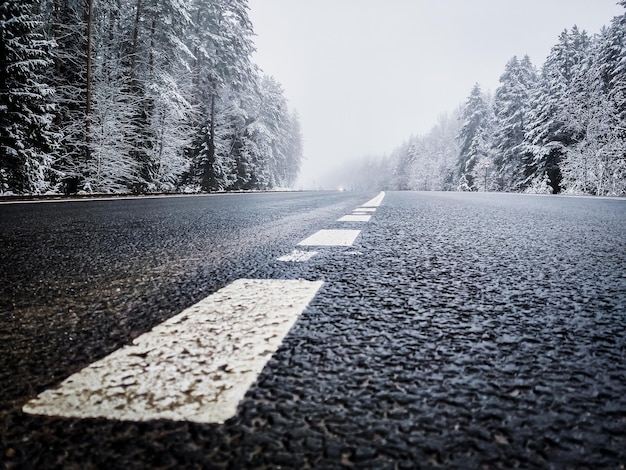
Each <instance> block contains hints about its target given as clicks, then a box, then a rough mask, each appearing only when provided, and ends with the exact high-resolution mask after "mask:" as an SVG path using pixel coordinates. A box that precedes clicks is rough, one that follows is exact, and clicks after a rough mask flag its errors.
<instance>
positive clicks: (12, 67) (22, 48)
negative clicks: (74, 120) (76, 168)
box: [0, 0, 54, 193]
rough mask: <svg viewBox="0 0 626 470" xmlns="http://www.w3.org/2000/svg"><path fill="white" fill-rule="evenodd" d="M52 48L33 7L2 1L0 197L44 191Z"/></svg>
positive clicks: (49, 147)
mask: <svg viewBox="0 0 626 470" xmlns="http://www.w3.org/2000/svg"><path fill="white" fill-rule="evenodd" d="M52 46H53V43H52V42H51V41H48V40H46V39H45V38H44V36H43V34H42V29H41V22H40V18H39V17H38V15H36V12H35V4H34V2H33V1H27V0H3V1H0V193H4V192H15V193H41V192H45V191H46V190H47V189H48V186H49V184H48V179H49V177H50V174H49V172H50V167H51V163H52V162H51V157H50V152H51V150H52V146H53V143H54V139H53V135H52V133H51V132H50V122H51V119H52V114H51V112H52V107H51V103H50V97H51V95H52V91H53V90H52V89H51V87H50V86H48V85H47V84H46V82H45V79H44V76H43V71H44V70H45V68H46V67H48V66H49V65H50V63H51V59H50V49H51V47H52Z"/></svg>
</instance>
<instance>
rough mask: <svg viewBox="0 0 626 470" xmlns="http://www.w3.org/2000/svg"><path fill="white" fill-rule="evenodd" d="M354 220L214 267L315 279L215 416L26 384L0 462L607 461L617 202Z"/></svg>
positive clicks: (9, 408) (413, 212)
mask: <svg viewBox="0 0 626 470" xmlns="http://www.w3.org/2000/svg"><path fill="white" fill-rule="evenodd" d="M335 220H336V218H333V219H329V220H328V223H327V224H326V225H325V226H324V227H323V228H342V229H345V228H354V227H355V225H354V224H358V223H355V222H349V223H348V222H335ZM358 226H359V227H360V228H363V232H362V234H361V235H360V237H359V238H358V239H357V241H356V243H355V245H354V246H352V247H341V248H337V247H334V248H330V247H328V248H327V247H322V248H318V247H316V251H318V252H319V253H318V255H316V256H315V257H313V258H311V259H310V260H309V261H306V262H304V263H295V262H294V263H284V262H280V261H275V260H276V258H277V257H278V256H280V255H282V254H285V253H289V252H290V251H291V250H292V248H293V246H283V247H282V248H281V247H279V246H277V245H271V246H265V247H264V248H263V249H265V250H267V253H269V255H271V259H270V256H268V257H264V258H263V259H264V260H265V261H264V262H263V263H259V261H258V257H257V258H255V257H253V256H244V257H242V259H241V262H242V263H243V264H240V265H237V266H236V267H234V268H233V271H232V275H233V276H237V275H240V276H241V277H248V278H251V277H256V278H270V279H271V278H276V279H277V278H284V279H297V278H303V279H309V280H323V281H325V284H324V286H323V288H322V290H321V291H320V292H319V293H318V295H317V296H316V297H315V299H314V300H313V302H312V303H311V304H310V305H309V307H308V308H307V309H306V310H305V312H304V313H303V314H302V316H301V317H300V318H299V320H298V321H297V323H296V324H295V326H294V328H293V329H292V330H291V332H290V333H289V334H288V335H287V337H286V338H285V340H284V342H283V345H282V346H281V347H280V348H279V349H278V351H277V353H276V354H275V355H274V356H273V358H272V359H271V360H270V361H269V363H268V364H267V366H266V367H265V369H264V370H263V372H262V373H261V375H260V376H259V379H258V380H257V382H256V384H255V385H253V386H252V387H251V388H250V390H249V391H248V393H247V395H246V398H245V399H244V401H242V402H241V404H240V406H239V411H238V414H237V415H236V416H235V417H234V418H233V419H231V420H229V421H227V422H226V423H225V424H223V425H200V424H193V423H184V422H167V421H155V422H144V423H135V422H115V421H107V420H99V419H88V420H75V419H61V418H51V417H37V416H29V415H25V414H22V413H21V412H19V411H16V407H17V406H21V405H22V404H23V403H24V401H25V400H26V399H27V398H32V396H33V392H32V391H31V392H29V393H30V395H29V396H28V397H16V396H13V397H12V399H11V400H9V401H7V400H6V399H5V401H4V403H3V404H2V406H3V410H4V411H3V414H4V420H5V423H3V428H2V431H3V437H2V440H1V441H0V447H1V449H0V450H1V451H2V455H0V458H4V465H5V467H6V468H70V469H72V468H76V469H79V468H80V469H88V468H125V469H140V468H160V469H174V468H233V469H235V468H268V469H269V468H350V467H355V468H390V469H392V468H400V469H402V468H407V469H409V468H506V469H509V468H572V469H574V468H580V469H585V468H589V469H595V468H616V469H618V468H624V466H625V465H626V201H622V200H610V199H586V198H568V197H548V196H520V195H506V194H502V195H494V194H490V195H485V194H456V193H452V194H442V193H437V194H426V193H388V194H387V196H386V198H385V200H384V201H383V204H382V206H381V207H380V208H379V209H378V210H377V211H376V213H375V214H374V215H373V217H372V219H371V221H370V222H368V223H361V225H358ZM294 245H295V243H294ZM197 279H199V282H201V281H202V275H201V274H199V275H198V276H197ZM173 313H175V312H173ZM90 322H92V324H93V325H92V328H94V330H96V331H98V330H99V329H102V328H107V327H109V325H108V324H106V320H105V319H101V318H100V317H98V316H95V317H92V318H90ZM15 334H16V335H17V334H19V333H18V332H16V333H15ZM42 334H43V333H42ZM95 336H96V335H95V334H94V338H93V340H94V341H95V340H96V338H95ZM56 345H57V343H54V342H52V341H51V342H50V348H53V347H56ZM79 347H82V348H88V347H94V346H89V345H85V344H83V345H80V346H79ZM44 353H45V352H44ZM50 354H51V355H52V354H58V352H52V351H51V352H50ZM9 366H10V367H11V366H13V367H15V368H16V370H15V371H13V372H12V373H11V374H9V375H8V377H9V378H11V379H12V380H14V381H16V382H20V379H19V370H18V369H19V364H15V365H13V364H9ZM53 369H54V368H53ZM60 369H61V371H60V372H61V373H66V372H67V370H66V369H67V368H60ZM50 373H51V374H54V372H50ZM5 376H6V374H5ZM61 378H63V377H60V378H59V380H60V379H61ZM21 382H23V381H21ZM40 383H41V380H40ZM3 386H4V385H3ZM21 387H22V388H20V390H22V389H23V385H22V386H21ZM9 388H11V385H9ZM37 391H39V390H37ZM7 396H8V395H7Z"/></svg>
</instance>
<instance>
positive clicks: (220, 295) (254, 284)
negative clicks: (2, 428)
mask: <svg viewBox="0 0 626 470" xmlns="http://www.w3.org/2000/svg"><path fill="white" fill-rule="evenodd" d="M322 284H323V282H322V281H304V280H253V279H252V280H251V279H239V280H237V281H235V282H233V283H232V284H230V285H228V286H226V287H224V288H223V289H220V290H219V291H217V292H215V293H214V294H212V295H210V296H208V297H206V298H205V299H203V300H201V301H200V302H198V303H197V304H195V305H193V306H191V307H189V308H188V309H186V310H184V311H183V312H181V313H180V314H178V315H176V316H174V317H172V318H170V319H169V320H167V321H165V322H164V323H162V324H160V325H158V326H156V327H155V328H154V329H152V330H151V331H150V332H148V333H145V334H143V335H141V336H139V337H138V338H136V339H135V340H134V341H133V343H132V344H131V345H128V346H125V347H123V348H121V349H118V350H117V351H115V352H113V353H112V354H110V355H109V356H107V357H105V358H103V359H101V360H99V361H97V362H95V363H93V364H91V365H90V366H87V367H86V368H84V369H83V370H81V371H80V372H78V373H76V374H74V375H72V376H70V377H68V378H67V379H66V380H65V381H63V382H62V383H61V385H60V386H59V387H58V388H55V389H50V390H46V391H44V392H43V393H41V394H40V395H39V396H38V397H37V398H35V399H34V400H31V401H30V402H28V403H27V404H26V405H25V406H24V408H23V410H24V411H25V412H26V413H31V414H39V415H50V416H65V417H73V418H92V417H101V418H108V419H114V420H131V421H149V420H156V419H165V420H178V421H193V422H199V423H222V422H224V421H226V420H227V419H229V418H230V417H232V416H234V414H235V413H236V411H237V405H238V403H239V402H240V401H241V399H242V398H243V397H244V395H245V393H246V391H247V390H248V388H249V387H250V386H251V385H252V384H253V383H254V381H255V380H256V378H257V376H258V374H259V373H260V372H261V370H262V369H263V367H264V366H265V364H266V363H267V361H268V360H269V359H270V357H271V356H272V354H273V353H274V352H275V351H276V350H277V349H278V347H279V346H280V344H281V343H282V340H283V338H284V337H285V335H286V334H287V332H288V331H289V329H290V328H291V327H292V325H293V324H294V323H295V321H296V319H297V318H298V316H299V315H300V314H301V313H302V311H303V310H304V309H305V308H306V306H307V305H308V303H309V302H310V301H311V300H312V299H313V297H314V296H315V294H316V293H317V291H318V290H319V288H320V287H321V286H322Z"/></svg>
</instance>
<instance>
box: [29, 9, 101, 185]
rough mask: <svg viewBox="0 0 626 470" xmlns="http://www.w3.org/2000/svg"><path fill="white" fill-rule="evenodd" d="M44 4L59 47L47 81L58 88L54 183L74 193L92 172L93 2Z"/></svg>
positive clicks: (49, 31) (49, 28)
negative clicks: (89, 85)
mask: <svg viewBox="0 0 626 470" xmlns="http://www.w3.org/2000/svg"><path fill="white" fill-rule="evenodd" d="M40 4H41V12H42V16H43V17H44V18H46V23H45V29H46V34H47V36H48V37H50V39H51V40H54V41H55V43H56V45H57V47H56V48H55V49H54V54H53V61H54V63H53V64H52V66H51V67H49V68H48V70H47V80H48V81H49V83H50V84H51V85H52V86H53V87H54V89H55V94H54V105H55V109H56V112H55V116H54V121H53V129H54V132H55V133H57V134H58V135H59V146H58V147H57V150H56V152H55V153H54V170H55V171H54V174H53V176H54V178H53V180H52V184H53V186H54V187H55V189H56V190H63V191H65V192H68V193H71V192H75V191H76V190H77V187H78V182H79V181H82V179H83V177H84V175H86V174H87V173H88V170H87V168H88V164H89V159H90V151H89V146H88V138H87V131H88V123H89V122H90V121H89V120H88V116H87V112H88V109H87V103H88V97H87V94H88V90H87V81H88V80H87V79H88V77H87V75H88V74H87V68H88V64H87V62H88V54H87V52H88V23H89V22H91V21H93V15H90V14H89V13H90V10H89V8H88V6H89V5H90V4H91V2H86V1H85V0H65V1H60V0H41V2H40ZM92 13H93V12H92ZM90 105H91V103H90Z"/></svg>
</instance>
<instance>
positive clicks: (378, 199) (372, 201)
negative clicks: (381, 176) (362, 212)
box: [363, 191, 385, 207]
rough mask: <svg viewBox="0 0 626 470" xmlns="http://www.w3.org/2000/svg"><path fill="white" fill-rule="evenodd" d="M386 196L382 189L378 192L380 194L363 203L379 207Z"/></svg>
mask: <svg viewBox="0 0 626 470" xmlns="http://www.w3.org/2000/svg"><path fill="white" fill-rule="evenodd" d="M384 197H385V191H381V192H380V193H379V194H378V196H376V197H375V198H373V199H370V200H369V201H367V202H366V203H365V204H363V207H378V206H380V203H381V202H383V198H384Z"/></svg>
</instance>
